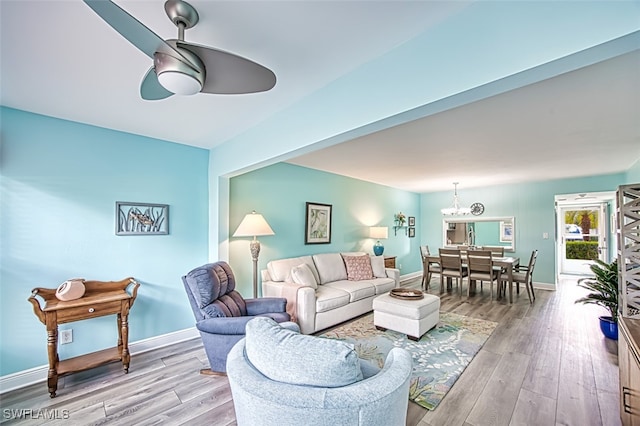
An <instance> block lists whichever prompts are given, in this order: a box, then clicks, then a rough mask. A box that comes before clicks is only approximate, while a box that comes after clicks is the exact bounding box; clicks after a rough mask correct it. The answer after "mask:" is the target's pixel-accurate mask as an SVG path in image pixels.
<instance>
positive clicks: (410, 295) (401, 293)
mask: <svg viewBox="0 0 640 426" xmlns="http://www.w3.org/2000/svg"><path fill="white" fill-rule="evenodd" d="M389 296H391V297H395V298H396V299H404V300H418V299H422V298H424V293H423V292H422V290H417V289H415V288H407V287H398V288H394V289H392V290H391V291H390V292H389Z"/></svg>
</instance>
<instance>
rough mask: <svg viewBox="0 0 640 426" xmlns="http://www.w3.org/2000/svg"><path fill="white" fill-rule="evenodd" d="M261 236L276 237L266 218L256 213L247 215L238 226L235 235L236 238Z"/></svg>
mask: <svg viewBox="0 0 640 426" xmlns="http://www.w3.org/2000/svg"><path fill="white" fill-rule="evenodd" d="M260 235H275V233H274V232H273V229H271V227H270V226H269V224H268V223H267V221H266V220H265V219H264V217H262V215H261V214H259V213H256V212H255V211H254V212H251V213H249V214H248V215H246V216H245V217H244V219H242V222H240V225H238V229H236V232H234V233H233V236H234V237H257V236H260Z"/></svg>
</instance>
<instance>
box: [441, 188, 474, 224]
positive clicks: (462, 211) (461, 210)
mask: <svg viewBox="0 0 640 426" xmlns="http://www.w3.org/2000/svg"><path fill="white" fill-rule="evenodd" d="M453 188H454V189H453V207H447V208H446V209H442V210H440V211H441V212H442V214H443V215H445V216H456V215H466V214H470V213H471V209H470V208H469V207H460V201H459V200H458V182H453Z"/></svg>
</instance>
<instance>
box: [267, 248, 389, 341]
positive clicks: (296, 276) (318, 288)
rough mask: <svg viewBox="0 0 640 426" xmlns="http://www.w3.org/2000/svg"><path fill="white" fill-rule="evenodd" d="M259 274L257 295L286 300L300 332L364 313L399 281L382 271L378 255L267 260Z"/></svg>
mask: <svg viewBox="0 0 640 426" xmlns="http://www.w3.org/2000/svg"><path fill="white" fill-rule="evenodd" d="M367 265H369V266H367ZM368 268H370V269H368ZM261 272H262V295H263V296H264V297H284V298H286V299H287V312H289V314H291V315H292V317H293V319H295V321H296V322H297V323H298V325H299V326H300V331H301V332H302V333H304V334H312V333H315V332H316V331H319V330H323V329H325V328H328V327H331V326H333V325H336V324H339V323H341V322H344V321H346V320H349V319H351V318H354V317H356V316H358V315H362V314H364V313H366V312H370V311H371V310H372V309H373V299H375V298H376V296H379V295H381V294H384V293H387V292H388V291H389V290H391V289H392V288H394V287H398V286H399V283H400V271H399V270H398V269H390V268H385V267H384V259H383V258H382V256H373V255H368V254H366V253H360V252H356V253H323V254H315V255H312V256H301V257H295V258H288V259H279V260H272V261H270V262H269V263H268V264H267V269H264V270H262V271H261Z"/></svg>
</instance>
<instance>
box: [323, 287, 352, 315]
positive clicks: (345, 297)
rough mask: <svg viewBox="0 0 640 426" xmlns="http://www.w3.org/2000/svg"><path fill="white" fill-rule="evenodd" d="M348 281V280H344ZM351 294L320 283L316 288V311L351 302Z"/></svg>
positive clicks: (334, 307)
mask: <svg viewBox="0 0 640 426" xmlns="http://www.w3.org/2000/svg"><path fill="white" fill-rule="evenodd" d="M343 281H345V282H347V281H346V280H343ZM350 299H351V296H350V295H349V293H347V292H346V291H344V290H341V289H338V288H333V287H329V286H324V285H320V286H318V289H317V290H316V312H317V313H319V312H326V311H330V310H332V309H336V308H339V307H341V306H346V305H348V304H349V301H350Z"/></svg>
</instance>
